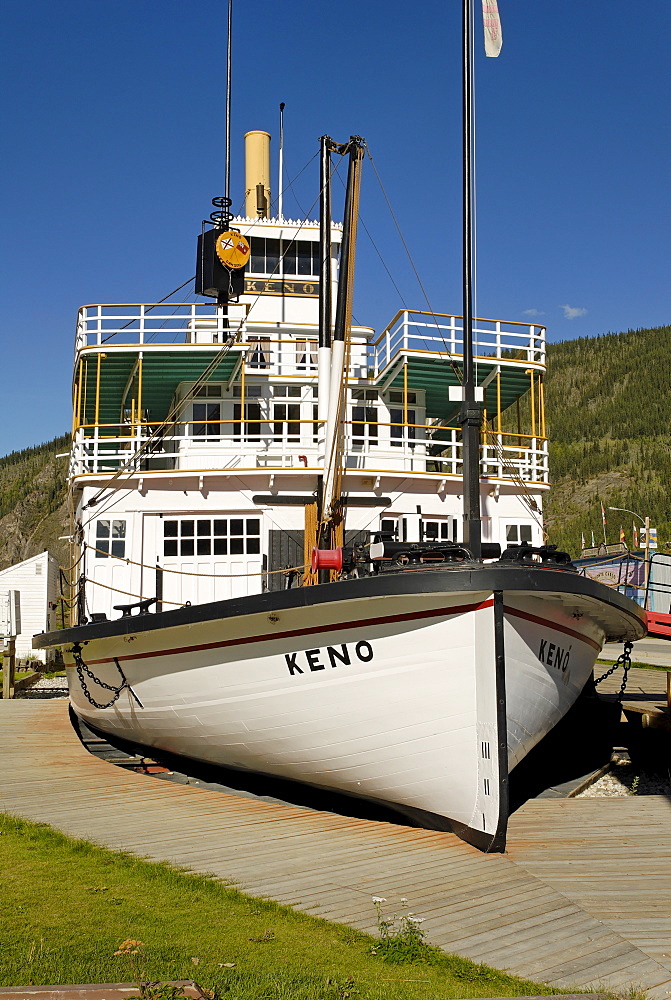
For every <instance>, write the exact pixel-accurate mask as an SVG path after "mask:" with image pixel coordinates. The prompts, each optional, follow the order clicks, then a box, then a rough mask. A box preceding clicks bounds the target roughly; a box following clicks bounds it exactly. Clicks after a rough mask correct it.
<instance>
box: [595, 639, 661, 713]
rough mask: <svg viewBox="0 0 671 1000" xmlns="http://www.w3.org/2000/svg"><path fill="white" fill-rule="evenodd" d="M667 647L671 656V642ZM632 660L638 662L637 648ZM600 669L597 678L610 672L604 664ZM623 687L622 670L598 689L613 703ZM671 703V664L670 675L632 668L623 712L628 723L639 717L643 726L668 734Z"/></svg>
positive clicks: (657, 671)
mask: <svg viewBox="0 0 671 1000" xmlns="http://www.w3.org/2000/svg"><path fill="white" fill-rule="evenodd" d="M643 641H644V642H645V641H646V640H643ZM647 642H650V640H647ZM637 645H638V644H637ZM667 646H669V653H671V643H667ZM632 658H633V659H636V648H634V653H632ZM667 662H668V660H667ZM666 665H667V663H664V666H666ZM598 666H599V669H598V670H597V671H596V675H597V676H599V674H600V673H605V671H606V670H607V669H608V667H607V666H605V665H603V664H599V665H598ZM621 684H622V671H621V670H617V671H616V672H615V673H614V674H613V675H612V676H611V677H608V678H607V679H606V680H605V681H602V683H601V684H599V687H598V689H597V690H598V692H599V695H600V696H601V697H602V698H604V700H606V701H613V702H614V701H615V700H616V699H617V696H618V694H619V691H620V685H621ZM670 703H671V663H669V664H668V672H667V671H665V670H645V669H642V668H640V667H633V668H632V669H631V670H630V671H629V675H628V677H627V687H626V689H625V692H624V696H623V698H622V710H623V712H624V714H625V716H626V717H627V718H628V719H629V720H632V719H635V718H636V717H637V716H638V720H637V721H640V724H641V725H642V726H645V727H647V728H649V729H666V730H667V731H669V730H671V711H670V710H669V705H670Z"/></svg>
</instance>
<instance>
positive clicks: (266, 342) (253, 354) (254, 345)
mask: <svg viewBox="0 0 671 1000" xmlns="http://www.w3.org/2000/svg"><path fill="white" fill-rule="evenodd" d="M249 343H250V345H251V346H250V349H249V352H248V354H247V365H248V367H249V368H270V337H250V338H249Z"/></svg>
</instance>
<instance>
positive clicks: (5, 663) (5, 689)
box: [2, 635, 16, 698]
mask: <svg viewBox="0 0 671 1000" xmlns="http://www.w3.org/2000/svg"><path fill="white" fill-rule="evenodd" d="M15 675H16V637H15V636H13V635H10V636H9V638H8V639H7V645H6V646H5V647H4V649H3V651H2V697H3V698H13V697H14V680H15Z"/></svg>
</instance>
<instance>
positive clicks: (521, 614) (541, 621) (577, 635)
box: [503, 607, 602, 653]
mask: <svg viewBox="0 0 671 1000" xmlns="http://www.w3.org/2000/svg"><path fill="white" fill-rule="evenodd" d="M503 610H504V611H505V613H506V614H507V615H513V616H514V617H515V618H525V619H526V620H527V621H529V622H534V623H535V624H536V625H545V626H546V628H551V629H554V630H555V632H564V633H565V634H566V635H570V636H571V637H572V638H573V639H579V640H580V641H581V642H586V643H587V645H588V646H592V647H593V648H594V649H596V651H597V653H600V652H601V649H602V647H601V646H600V645H599V643H598V642H595V641H594V639H590V638H589V636H587V635H583V634H582V633H581V632H576V631H575V630H574V629H572V628H568V627H567V626H566V625H558V624H557V623H556V622H549V621H547V619H545V618H538V617H537V616H536V615H531V614H529V612H528V611H520V610H518V608H508V607H504V609H503Z"/></svg>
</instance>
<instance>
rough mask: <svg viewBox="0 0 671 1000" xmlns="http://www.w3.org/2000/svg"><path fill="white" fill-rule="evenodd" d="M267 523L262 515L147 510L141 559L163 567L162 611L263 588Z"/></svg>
mask: <svg viewBox="0 0 671 1000" xmlns="http://www.w3.org/2000/svg"><path fill="white" fill-rule="evenodd" d="M262 523H263V522H262V518H261V516H260V515H254V516H249V515H247V514H237V513H234V514H231V513H230V512H226V513H225V514H224V513H208V514H207V515H203V514H181V513H180V514H174V515H173V514H164V515H160V514H158V515H157V514H151V515H146V516H145V532H144V541H145V555H144V558H143V560H142V561H143V563H145V565H146V566H153V565H154V564H155V565H156V567H157V569H159V570H162V571H163V572H162V574H160V576H161V577H162V591H163V594H162V599H163V610H164V611H168V610H170V609H171V608H174V607H176V606H178V605H183V604H186V603H187V601H189V602H190V603H191V604H207V603H208V602H209V601H221V600H226V599H228V598H230V597H244V596H246V595H247V594H257V593H260V592H261V581H262V576H261V570H262V555H261V548H262V542H261V529H262ZM144 572H145V573H147V574H148V576H150V577H151V576H155V575H156V571H153V570H152V569H149V568H146V569H145V570H144ZM149 582H150V581H149V580H147V581H146V586H145V590H147V587H148V586H149ZM152 582H153V581H152ZM160 587H161V583H160V580H159V579H157V581H156V585H155V588H154V589H159V588H160ZM150 589H151V588H150ZM147 592H148V591H147Z"/></svg>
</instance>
